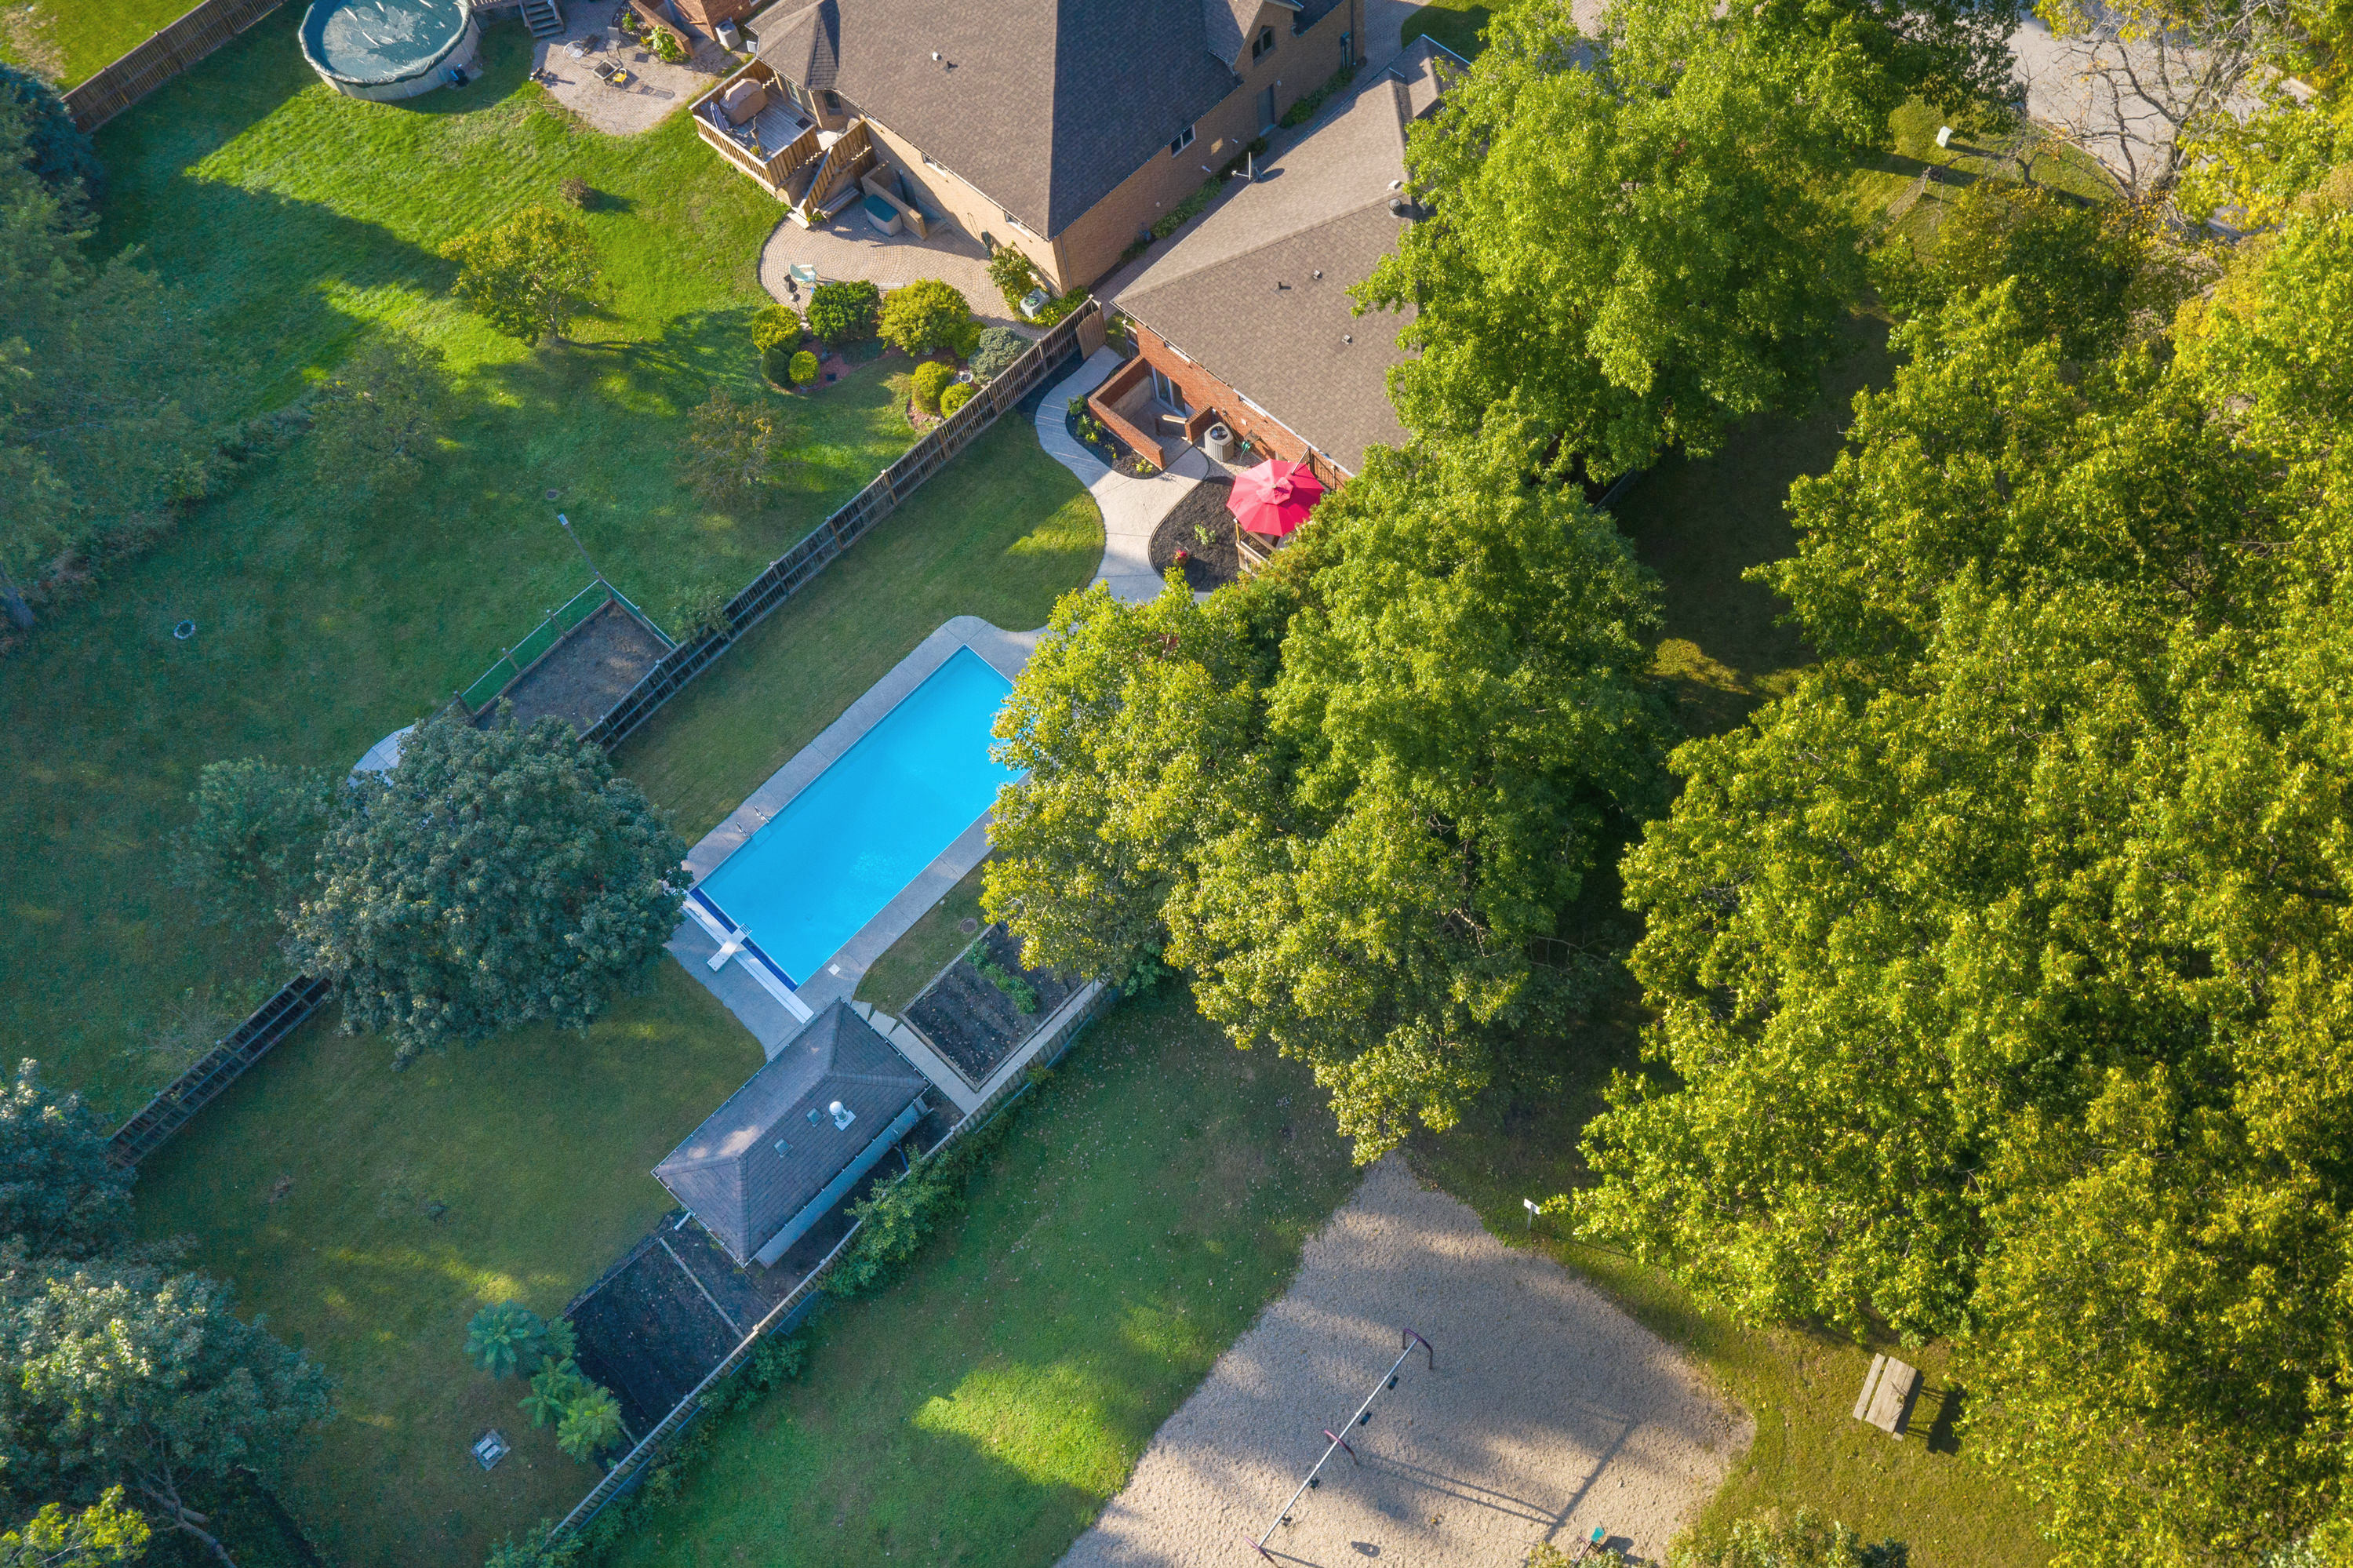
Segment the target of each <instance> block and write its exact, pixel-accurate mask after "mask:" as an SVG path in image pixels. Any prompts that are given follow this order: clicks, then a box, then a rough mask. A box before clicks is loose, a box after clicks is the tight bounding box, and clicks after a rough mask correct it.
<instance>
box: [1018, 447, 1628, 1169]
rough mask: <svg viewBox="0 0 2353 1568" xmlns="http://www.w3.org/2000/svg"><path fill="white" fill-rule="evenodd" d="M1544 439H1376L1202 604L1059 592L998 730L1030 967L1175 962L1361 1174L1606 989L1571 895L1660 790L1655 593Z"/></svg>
mask: <svg viewBox="0 0 2353 1568" xmlns="http://www.w3.org/2000/svg"><path fill="white" fill-rule="evenodd" d="M1542 461H1543V441H1542V438H1541V434H1540V431H1539V429H1538V427H1537V425H1536V424H1535V421H1533V420H1528V419H1525V418H1524V419H1520V420H1517V421H1504V420H1498V421H1497V422H1496V424H1495V426H1494V428H1493V429H1490V430H1488V431H1487V432H1485V433H1483V434H1482V435H1480V436H1478V437H1476V438H1475V439H1472V440H1463V441H1461V442H1458V443H1452V444H1448V445H1437V446H1430V445H1418V446H1416V447H1414V448H1412V449H1409V450H1407V451H1403V452H1390V451H1384V450H1376V451H1375V452H1374V453H1373V454H1371V456H1370V457H1369V458H1368V460H1367V461H1366V467H1365V471H1364V472H1363V473H1361V474H1360V475H1358V476H1357V478H1356V480H1355V481H1353V482H1351V483H1350V484H1349V486H1348V487H1347V488H1346V489H1345V490H1343V491H1340V492H1338V493H1336V494H1335V495H1334V496H1332V497H1330V498H1327V499H1326V500H1325V501H1324V503H1322V505H1321V507H1320V508H1319V510H1318V513H1317V514H1316V516H1315V518H1314V521H1312V522H1311V523H1310V524H1308V525H1307V526H1306V527H1305V528H1303V530H1302V531H1301V532H1300V533H1299V534H1298V535H1295V536H1294V539H1293V544H1292V545H1291V546H1290V547H1289V548H1287V549H1285V550H1284V551H1282V553H1281V555H1280V556H1278V557H1277V562H1278V565H1277V567H1274V568H1271V569H1270V570H1269V571H1267V572H1263V573H1261V574H1260V575H1259V576H1258V577H1255V578H1253V579H1250V582H1249V583H1247V584H1245V585H1242V586H1240V588H1237V589H1233V590H1226V591H1221V592H1219V593H1218V594H1215V595H1212V596H1211V597H1210V599H1209V600H1208V602H1207V603H1206V604H1202V605H1198V606H1196V605H1194V604H1192V602H1191V600H1190V599H1189V596H1187V595H1185V594H1182V593H1175V592H1172V593H1167V594H1164V595H1163V596H1161V598H1160V599H1157V600H1155V601H1154V602H1153V603H1151V604H1149V605H1146V606H1143V607H1139V608H1134V609H1130V608H1126V607H1122V606H1119V605H1116V604H1115V603H1114V602H1113V601H1112V600H1111V599H1109V598H1108V596H1107V595H1103V594H1094V595H1090V596H1088V597H1086V598H1083V599H1076V600H1066V601H1065V602H1064V604H1063V606H1061V607H1060V608H1059V609H1058V610H1057V612H1056V620H1055V621H1054V623H1053V633H1052V635H1050V637H1049V639H1048V640H1047V641H1046V642H1045V643H1044V644H1043V645H1042V646H1041V648H1040V650H1039V654H1038V656H1037V657H1036V658H1035V659H1034V660H1033V661H1032V663H1031V665H1030V666H1029V670H1028V671H1026V672H1025V673H1024V675H1023V677H1022V679H1021V681H1020V682H1018V683H1017V686H1016V690H1015V693H1014V696H1013V698H1012V700H1011V701H1010V702H1009V703H1008V705H1007V707H1006V708H1005V709H1004V710H1003V712H1002V714H1001V715H1000V718H999V728H998V734H999V736H1000V738H1001V739H1002V740H1003V742H1004V745H1003V746H1002V747H1001V751H1000V755H1002V756H1003V757H1004V758H1006V759H1007V760H1008V762H1010V763H1011V764H1012V765H1014V766H1016V767H1020V768H1027V769H1028V770H1029V778H1028V779H1025V780H1024V781H1022V782H1021V783H1018V784H1016V785H1014V786H1010V787H1008V789H1007V790H1006V791H1005V792H1004V795H1003V796H1002V797H1001V799H1000V801H999V805H998V809H997V816H996V826H995V828H994V830H993V837H994V842H995V844H996V846H997V847H996V853H995V855H994V856H993V858H992V860H991V862H990V869H989V871H988V873H987V886H986V892H985V901H986V904H987V908H988V910H989V912H990V913H991V915H992V916H995V917H1001V918H1006V919H1008V920H1009V921H1010V923H1011V926H1012V928H1013V930H1014V931H1015V933H1016V934H1017V935H1018V936H1019V937H1020V938H1022V939H1023V941H1024V942H1025V944H1026V946H1025V961H1027V962H1029V963H1031V964H1033V965H1034V964H1038V963H1039V962H1044V963H1047V964H1050V965H1052V966H1054V967H1057V968H1061V969H1077V970H1079V971H1081V972H1087V973H1093V974H1108V975H1112V976H1113V977H1127V978H1131V979H1132V978H1137V977H1140V976H1143V975H1148V974H1149V973H1151V972H1152V971H1153V969H1155V966H1156V965H1157V964H1158V963H1159V962H1161V961H1162V960H1164V959H1165V961H1166V963H1167V964H1169V965H1173V966H1175V967H1176V968H1177V969H1182V970H1185V971H1186V972H1187V973H1188V975H1189V976H1190V978H1191V983H1192V987H1193V991H1194V995H1195V997H1196V999H1197V1001H1198V1003H1199V1005H1200V1007H1201V1010H1202V1012H1204V1013H1205V1014H1206V1015H1208V1017H1210V1018H1211V1019H1213V1020H1215V1021H1216V1022H1219V1023H1220V1024H1222V1025H1223V1026H1224V1027H1225V1029H1226V1030H1227V1032H1228V1033H1229V1037H1230V1038H1232V1039H1233V1041H1234V1042H1235V1043H1236V1044H1239V1045H1244V1046H1249V1045H1253V1044H1262V1043H1263V1044H1273V1045H1274V1046H1275V1047H1276V1048H1277V1049H1278V1050H1280V1051H1282V1053H1283V1054H1287V1055H1294V1056H1298V1057H1301V1058H1303V1059H1304V1060H1306V1061H1308V1062H1309V1063H1311V1064H1312V1065H1313V1066H1314V1072H1315V1075H1316V1077H1317V1080H1318V1082H1319V1083H1322V1084H1323V1085H1324V1086H1325V1087H1326V1088H1327V1089H1329V1090H1330V1091H1331V1093H1332V1096H1333V1102H1334V1105H1335V1110H1336V1111H1337V1114H1338V1117H1339V1120H1340V1125H1341V1128H1342V1129H1343V1130H1344V1131H1345V1132H1346V1133H1348V1134H1349V1135H1350V1136H1351V1137H1352V1138H1353V1139H1355V1143H1356V1155H1357V1157H1358V1158H1359V1159H1360V1160H1370V1159H1373V1158H1375V1157H1377V1156H1378V1155H1379V1154H1381V1153H1383V1152H1385V1151H1386V1150H1388V1149H1390V1148H1392V1147H1394V1146H1395V1145H1396V1144H1397V1143H1398V1141H1399V1140H1400V1139H1402V1138H1403V1137H1404V1136H1405V1134H1406V1132H1407V1131H1408V1130H1409V1128H1411V1127H1412V1126H1413V1125H1415V1124H1417V1123H1419V1124H1421V1125H1425V1126H1429V1127H1431V1128H1445V1127H1448V1126H1451V1124H1452V1123H1453V1122H1454V1121H1455V1120H1456V1119H1457V1118H1459V1117H1460V1115H1461V1111H1462V1108H1463V1107H1464V1106H1465V1105H1466V1104H1467V1103H1468V1102H1469V1101H1470V1100H1471V1099H1472V1097H1476V1096H1477V1095H1478V1094H1479V1093H1480V1092H1481V1091H1482V1089H1483V1088H1484V1086H1486V1084H1487V1083H1488V1082H1489V1081H1490V1078H1491V1077H1492V1075H1493V1065H1494V1060H1495V1054H1496V1053H1497V1052H1498V1051H1499V1050H1502V1049H1504V1048H1507V1046H1508V1045H1509V1044H1510V1042H1512V1041H1513V1040H1514V1039H1515V1038H1517V1037H1519V1036H1521V1035H1522V1034H1524V1033H1527V1032H1529V1031H1533V1030H1537V1029H1543V1028H1558V1027H1562V1026H1564V1025H1566V1024H1567V1022H1569V1021H1570V1020H1571V1019H1573V1018H1574V1017H1576V1016H1577V1015H1578V1014H1579V1013H1580V1012H1582V1011H1583V1010H1584V1009H1586V1008H1588V1007H1589V1006H1590V1005H1592V1004H1593V1002H1594V1001H1596V1000H1598V998H1599V996H1600V995H1601V994H1602V993H1603V991H1605V989H1606V987H1607V986H1608V984H1609V976H1610V974H1611V971H1612V963H1611V958H1612V954H1613V951H1614V949H1615V947H1616V945H1617V944H1618V943H1619V942H1620V941H1621V940H1622V933H1621V932H1620V930H1619V929H1618V928H1617V927H1616V924H1615V922H1614V921H1613V920H1612V919H1611V918H1610V916H1609V914H1608V912H1607V911H1606V910H1602V911H1595V910H1591V909H1588V908H1586V907H1584V906H1583V900H1584V898H1585V895H1586V891H1587V879H1588V876H1589V875H1590V874H1592V872H1593V871H1594V870H1595V868H1596V867H1597V865H1599V864H1600V863H1603V861H1602V857H1604V856H1605V855H1606V854H1608V853H1611V852H1612V851H1613V850H1614V845H1615V843H1616V842H1618V840H1619V839H1620V837H1622V836H1623V835H1624V834H1625V833H1626V832H1629V831H1630V826H1631V824H1632V822H1634V821H1638V820H1639V819H1640V818H1641V815H1643V814H1644V813H1645V812H1647V811H1648V810H1650V809H1651V806H1652V805H1653V804H1654V803H1655V801H1656V800H1657V794H1656V790H1657V787H1658V772H1657V760H1658V755H1659V749H1660V746H1661V741H1662V729H1663V716H1662V714H1663V710H1662V706H1661V705H1660V701H1659V698H1658V695H1657V694H1656V693H1655V691H1653V690H1652V689H1651V685H1650V683H1649V682H1648V681H1647V679H1646V677H1645V676H1644V675H1643V673H1642V667H1643V664H1644V662H1645V660H1646V657H1647V655H1646V652H1645V636H1646V633H1647V631H1648V630H1649V628H1650V627H1651V624H1652V620H1653V617H1654V614H1655V610H1654V603H1655V592H1656V589H1655V585H1654V583H1653V582H1652V580H1651V577H1650V576H1649V574H1648V573H1647V572H1645V571H1644V570H1643V569H1642V568H1641V567H1640V566H1638V565H1637V564H1636V563H1635V561H1634V560H1633V558H1632V556H1631V554H1630V551H1629V550H1628V548H1627V546H1626V544H1625V541H1624V540H1623V538H1622V537H1621V536H1620V535H1619V534H1618V533H1617V531H1616V529H1615V528H1614V527H1613V526H1612V525H1611V524H1609V521H1608V519H1607V518H1605V517H1602V516H1601V515H1599V514H1596V513H1594V512H1593V511H1591V510H1590V509H1589V508H1588V506H1587V505H1586V504H1585V502H1584V500H1583V498H1582V496H1581V494H1580V493H1577V491H1576V490H1575V489H1574V488H1573V487H1568V486H1564V485H1561V484H1558V483H1554V482H1546V481H1544V480H1541V479H1540V478H1539V477H1538V473H1537V471H1538V469H1539V468H1540V466H1541V463H1542Z"/></svg>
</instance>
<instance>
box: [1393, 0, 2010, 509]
mask: <svg viewBox="0 0 2353 1568" xmlns="http://www.w3.org/2000/svg"><path fill="white" fill-rule="evenodd" d="M1956 15H1957V16H1958V15H1959V13H1956ZM1970 15H1971V16H1975V15H1976V14H1975V13H1971V14H1970ZM1606 16H1607V20H1606V23H1605V30H1604V32H1603V34H1602V36H1601V37H1599V38H1598V39H1590V40H1588V39H1581V38H1580V37H1578V36H1577V29H1576V26H1575V24H1574V23H1573V22H1572V21H1571V19H1570V16H1569V6H1568V5H1567V3H1566V0H1524V3H1522V4H1519V5H1513V6H1510V7H1508V8H1505V9H1503V10H1500V11H1499V12H1498V13H1497V14H1496V16H1495V17H1494V18H1493V21H1492V22H1491V23H1490V24H1489V27H1488V44H1487V48H1486V49H1485V50H1484V51H1483V52H1482V54H1481V55H1480V56H1479V58H1478V59H1477V60H1476V61H1475V62H1474V63H1473V64H1472V68H1471V69H1469V70H1468V71H1466V72H1464V73H1462V74H1461V76H1460V77H1459V78H1457V79H1455V80H1454V81H1453V82H1452V83H1451V85H1450V87H1449V90H1448V91H1447V94H1446V97H1445V98H1444V100H1443V101H1442V103H1441V106H1440V109H1439V111H1438V112H1437V114H1436V115H1435V116H1434V118H1433V120H1432V121H1431V122H1430V123H1427V124H1422V125H1417V126H1416V127H1415V128H1414V130H1413V132H1412V133H1411V135H1410V137H1409V142H1408V148H1407V157H1406V162H1407V166H1408V168H1409V188H1410V192H1411V194H1412V195H1413V196H1414V197H1415V199H1416V200H1417V201H1421V202H1424V203H1427V204H1429V207H1430V210H1429V211H1428V213H1427V214H1426V216H1425V217H1423V218H1422V220H1421V221H1419V222H1416V223H1414V224H1412V225H1411V226H1410V227H1409V228H1406V230H1405V231H1404V233H1403V234H1402V236H1401V237H1400V238H1399V241H1398V246H1397V248H1396V249H1395V250H1394V251H1393V252H1392V253H1391V254H1389V255H1388V257H1386V258H1385V259H1384V260H1382V262H1381V264H1380V266H1379V267H1378V268H1377V269H1376V270H1375V271H1374V273H1373V275H1372V277H1371V278H1370V279H1369V280H1368V281H1366V283H1365V284H1363V285H1362V286H1361V287H1360V288H1359V290H1358V291H1357V297H1358V299H1359V300H1360V302H1362V303H1363V304H1364V305H1366V306H1367V307H1369V308H1372V309H1375V310H1383V311H1388V310H1399V309H1405V308H1408V307H1410V308H1411V309H1412V310H1414V311H1415V314H1414V316H1413V317H1412V319H1411V320H1410V321H1409V322H1408V323H1406V324H1405V327H1404V330H1403V332H1402V334H1401V335H1400V339H1399V341H1400V342H1401V343H1402V344H1405V345H1406V346H1407V347H1409V348H1410V349H1412V350H1414V351H1416V352H1415V357H1413V358H1411V359H1409V361H1408V362H1407V363H1405V364H1404V365H1401V366H1398V368H1397V369H1396V370H1395V371H1393V372H1392V373H1391V390H1392V395H1393V397H1394V398H1395V400H1396V403H1397V407H1398V415H1399V417H1400V418H1403V420H1404V421H1405V423H1406V425H1407V426H1408V427H1409V429H1413V430H1415V431H1417V432H1419V433H1420V434H1422V435H1424V436H1428V437H1434V438H1442V437H1453V436H1459V435H1462V434H1465V433H1468V432H1471V431H1475V430H1477V429H1480V428H1481V426H1482V422H1483V421H1484V420H1485V418H1487V414H1488V410H1490V409H1491V408H1495V407H1497V406H1498V405H1500V404H1501V403H1503V402H1504V399H1505V398H1506V397H1507V396H1509V395H1511V394H1513V393H1516V394H1517V395H1518V398H1519V403H1518V408H1520V410H1521V411H1522V412H1523V413H1524V414H1526V415H1530V416H1533V417H1534V418H1536V420H1537V421H1538V422H1539V425H1540V428H1541V429H1543V430H1544V431H1545V432H1546V434H1547V435H1548V436H1551V437H1555V438H1556V439H1557V440H1558V442H1559V446H1558V457H1559V459H1560V461H1563V462H1567V461H1582V463H1583V465H1584V468H1585V470H1586V471H1588V473H1590V474H1592V475H1594V476H1596V477H1599V478H1608V477H1609V476H1610V475H1613V474H1617V473H1620V472H1623V471H1627V470H1630V469H1640V468H1642V467H1644V466H1646V465H1647V464H1648V463H1650V462H1651V460H1652V459H1653V458H1654V457H1655V456H1657V455H1658V453H1660V452H1661V451H1662V450H1665V449H1666V448H1668V447H1671V446H1681V447H1683V448H1684V449H1685V450H1690V451H1692V452H1694V453H1698V454H1703V455H1704V454H1705V453H1706V452H1708V451H1710V450H1713V449H1714V447H1715V443H1716V441H1717V440H1718V439H1719V437H1720V436H1721V435H1722V433H1723V432H1724V430H1725V429H1726V428H1727V427H1728V426H1729V425H1730V424H1731V423H1732V422H1733V421H1735V420H1736V419H1739V418H1742V417H1744V416H1746V415H1748V414H1751V413H1755V412H1757V411H1758V410H1761V409H1766V408H1783V407H1788V406H1790V405H1792V404H1798V403H1802V402H1804V401H1806V400H1807V399H1809V398H1810V397H1811V396H1812V392H1813V387H1814V380H1815V375H1816V372H1817V371H1818V369H1819V368H1820V366H1821V365H1822V364H1823V363H1824V362H1825V360H1826V358H1827V356H1828V355H1829V354H1830V353H1831V350H1832V346H1833V344H1834V343H1835V341H1836V336H1837V333H1838V331H1839V328H1840V327H1841V324H1842V323H1843V322H1844V320H1845V316H1846V312H1847V310H1848V308H1849V306H1850V305H1851V304H1852V302H1853V301H1854V300H1855V299H1856V298H1857V297H1858V296H1859V295H1860V293H1861V291H1862V283H1863V279H1862V260H1861V258H1860V256H1859V255H1858V253H1857V251H1856V249H1855V245H1856V240H1857V238H1858V236H1859V230H1858V228H1857V227H1856V224H1855V219H1854V216H1853V213H1852V208H1851V207H1850V204H1849V202H1848V200H1847V198H1846V196H1845V195H1844V193H1843V190H1842V185H1843V182H1844V181H1845V179H1846V177H1847V175H1848V174H1849V172H1850V171H1851V170H1852V167H1853V164H1854V162H1855V160H1856V159H1857V157H1858V156H1859V155H1861V154H1862V153H1864V152H1865V151H1867V150H1869V149H1872V148H1874V147H1876V146H1878V145H1880V144H1881V143H1883V142H1884V141H1885V140H1886V137H1887V134H1888V132H1887V121H1888V114H1889V111H1891V110H1892V109H1894V106H1895V105H1896V103H1898V102H1899V101H1901V99H1902V97H1903V94H1904V91H1905V87H1906V85H1907V83H1906V79H1905V71H1904V70H1903V69H1899V64H1900V63H1902V62H1903V61H1906V60H1909V59H1910V57H1909V56H1908V55H1906V54H1905V53H1904V51H1903V50H1902V49H1899V48H1898V45H1899V40H1900V38H1901V37H1902V35H1901V34H1900V32H1899V30H1897V29H1895V28H1894V27H1892V26H1890V24H1889V21H1888V19H1887V18H1885V17H1883V16H1879V15H1877V14H1876V13H1874V12H1873V11H1872V10H1871V9H1870V8H1868V7H1851V8H1841V7H1839V6H1836V5H1804V4H1799V0H1767V4H1763V5H1754V6H1751V5H1741V6H1736V7H1733V8H1731V9H1730V10H1727V11H1722V12H1721V13H1720V14H1719V7H1717V6H1715V5H1713V4H1712V3H1711V0H1619V3H1618V4H1615V5H1611V6H1610V7H1609V10H1608V12H1607V14H1606ZM1913 64H1914V68H1915V69H1914V74H1915V75H1916V74H1917V71H1918V70H1919V69H1926V64H1925V62H1913Z"/></svg>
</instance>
